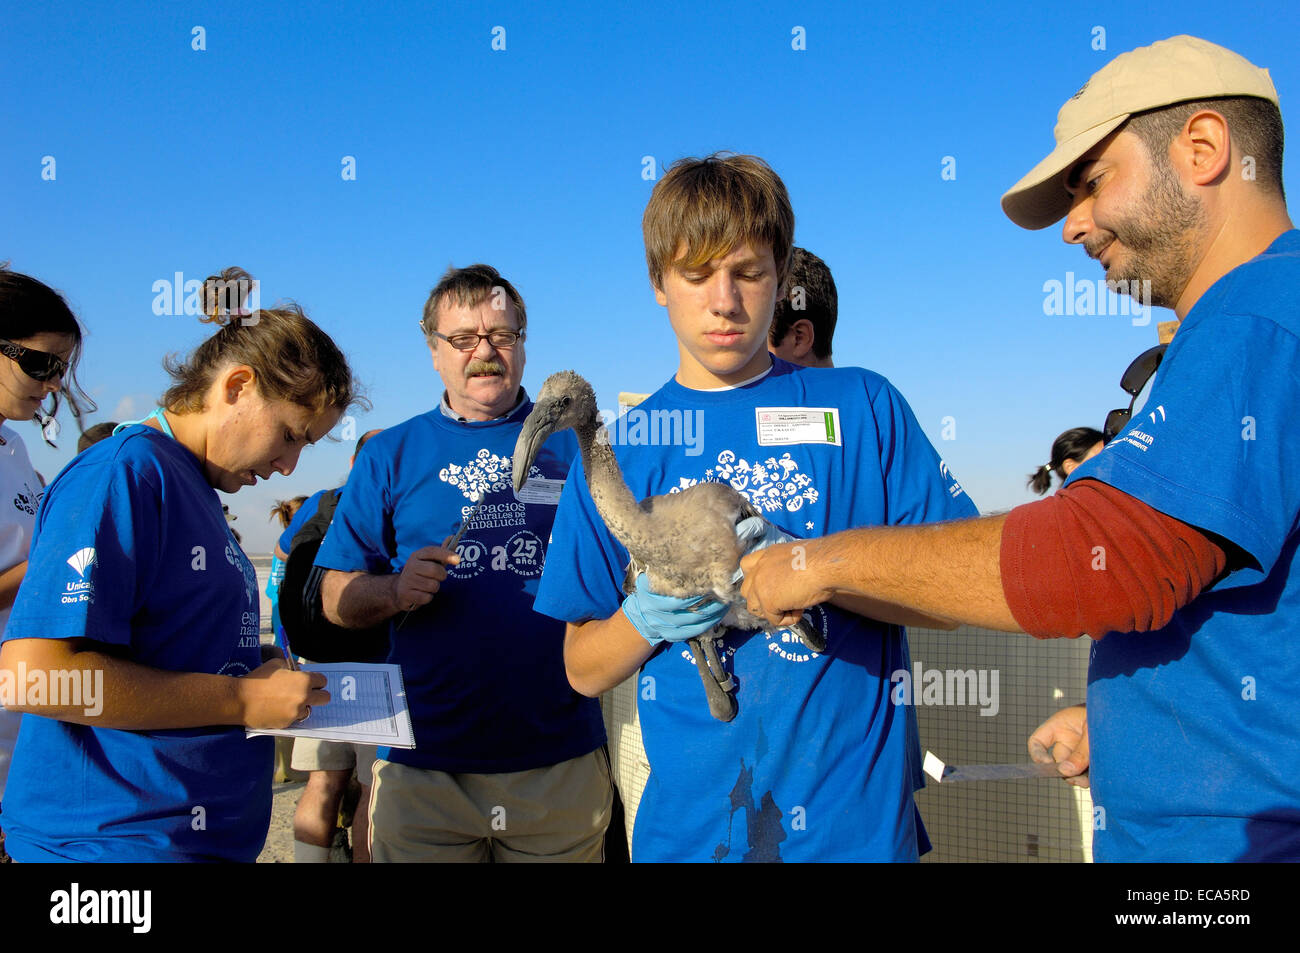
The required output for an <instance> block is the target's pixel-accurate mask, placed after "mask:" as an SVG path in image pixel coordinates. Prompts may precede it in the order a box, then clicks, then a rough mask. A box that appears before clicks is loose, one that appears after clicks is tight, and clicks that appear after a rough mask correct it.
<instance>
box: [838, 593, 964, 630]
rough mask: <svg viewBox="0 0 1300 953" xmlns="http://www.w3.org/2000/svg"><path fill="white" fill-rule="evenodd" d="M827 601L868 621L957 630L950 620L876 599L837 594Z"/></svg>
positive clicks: (954, 623)
mask: <svg viewBox="0 0 1300 953" xmlns="http://www.w3.org/2000/svg"><path fill="white" fill-rule="evenodd" d="M827 601H828V602H830V604H831V605H833V606H838V607H839V608H841V609H844V610H846V611H848V612H852V613H855V614H856V615H860V616H863V617H865V618H868V619H875V620H876V621H877V622H887V623H890V624H893V625H914V626H919V627H920V628H923V629H955V628H957V623H956V622H953V621H952V620H951V619H941V618H939V617H938V616H932V615H926V614H925V613H924V612H913V611H912V610H910V609H905V608H902V607H901V606H893V605H890V604H889V603H887V602H881V601H879V600H877V599H868V598H867V597H866V596H855V595H850V594H848V593H846V592H837V593H835V595H833V596H831V598H830V599H828V600H827Z"/></svg>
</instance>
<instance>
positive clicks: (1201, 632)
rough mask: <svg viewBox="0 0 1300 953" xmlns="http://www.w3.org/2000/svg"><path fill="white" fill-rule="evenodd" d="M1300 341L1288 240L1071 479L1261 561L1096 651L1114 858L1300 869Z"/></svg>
mask: <svg viewBox="0 0 1300 953" xmlns="http://www.w3.org/2000/svg"><path fill="white" fill-rule="evenodd" d="M1298 336H1300V232H1297V231H1289V232H1287V233H1285V234H1284V235H1282V236H1281V237H1280V238H1278V240H1277V241H1276V242H1274V243H1273V244H1272V245H1271V246H1270V247H1269V249H1268V250H1267V251H1266V252H1265V253H1264V254H1263V255H1261V256H1260V257H1258V258H1256V259H1254V260H1253V261H1250V262H1248V263H1246V264H1244V265H1242V266H1240V267H1239V268H1236V269H1234V270H1233V271H1231V272H1229V273H1228V274H1227V275H1225V276H1224V277H1223V278H1221V279H1219V281H1217V282H1216V283H1215V284H1214V285H1213V286H1211V288H1210V289H1209V290H1208V291H1207V292H1206V293H1205V294H1204V295H1203V296H1202V297H1201V299H1200V300H1199V301H1198V302H1197V303H1196V306H1195V307H1194V308H1193V309H1192V311H1191V313H1190V314H1188V315H1187V317H1186V319H1185V320H1184V321H1183V322H1182V325H1181V326H1180V327H1179V329H1178V333H1177V335H1175V337H1174V339H1173V341H1172V342H1171V343H1170V345H1169V349H1168V351H1166V352H1165V356H1164V360H1163V362H1162V363H1161V365H1160V372H1159V374H1158V375H1157V376H1156V381H1155V384H1154V385H1153V387H1152V390H1151V395H1150V397H1149V399H1148V400H1147V403H1146V405H1145V407H1143V408H1142V410H1141V411H1140V412H1139V413H1138V414H1136V415H1135V416H1134V418H1133V420H1132V421H1131V422H1130V424H1129V429H1128V430H1127V431H1126V432H1125V433H1123V434H1121V435H1120V436H1119V437H1117V438H1116V439H1115V440H1113V441H1111V443H1110V444H1109V445H1108V446H1107V447H1106V449H1105V450H1104V451H1103V452H1102V453H1100V454H1099V455H1098V456H1096V457H1094V458H1093V459H1092V460H1090V461H1088V462H1087V463H1085V464H1083V465H1082V466H1080V467H1079V468H1078V469H1077V470H1075V472H1074V473H1073V474H1072V475H1071V478H1072V480H1080V479H1094V480H1101V481H1102V482H1104V483H1108V484H1110V485H1111V486H1114V487H1115V488H1116V489H1119V490H1122V491H1124V492H1125V493H1128V494H1130V495H1131V496H1134V497H1136V498H1137V499H1139V500H1142V501H1143V502H1145V503H1147V504H1148V505H1150V506H1152V507H1153V508H1155V509H1157V510H1159V511H1160V512H1162V513H1166V514H1168V515H1169V516H1172V517H1174V518H1175V519H1178V520H1181V521H1182V522H1184V523H1188V524H1189V525H1191V526H1195V527H1198V528H1199V529H1201V530H1203V531H1205V532H1207V533H1212V534H1215V535H1217V536H1220V537H1222V538H1223V539H1224V540H1226V541H1227V542H1228V543H1231V544H1234V545H1235V546H1236V547H1239V548H1240V550H1241V551H1242V552H1243V553H1244V559H1245V563H1246V565H1245V566H1244V568H1240V569H1237V570H1236V571H1235V572H1232V573H1231V574H1229V575H1228V576H1227V577H1226V578H1224V579H1222V580H1221V581H1219V582H1218V584H1217V585H1216V586H1214V587H1213V588H1212V589H1210V590H1209V591H1208V592H1205V593H1203V594H1202V595H1201V596H1200V597H1199V598H1197V599H1196V600H1195V601H1194V602H1192V603H1191V604H1190V605H1188V606H1186V607H1185V608H1183V609H1182V610H1181V611H1179V612H1177V613H1175V615H1174V617H1173V620H1172V621H1171V622H1170V624H1169V625H1168V626H1166V627H1165V628H1164V629H1161V630H1160V631H1158V632H1146V633H1117V632H1111V633H1109V634H1108V635H1106V636H1105V638H1103V639H1101V640H1100V641H1098V642H1096V643H1095V644H1094V646H1093V650H1092V660H1091V664H1090V665H1089V668H1088V733H1089V739H1090V747H1091V757H1092V766H1091V771H1090V774H1091V776H1092V791H1093V803H1094V805H1095V807H1096V808H1097V817H1096V821H1095V824H1094V826H1095V827H1096V828H1097V830H1096V834H1095V845H1096V846H1095V851H1096V856H1097V859H1098V860H1108V861H1131V860H1220V861H1226V860H1281V859H1287V860H1300V729H1298V728H1297V725H1296V702H1295V698H1296V686H1297V685H1300V642H1298V641H1297V639H1296V628H1295V627H1296V625H1297V622H1298V621H1300V575H1297V574H1295V573H1293V572H1292V560H1293V559H1294V558H1295V552H1296V546H1297V541H1298V537H1297V517H1298V515H1300V429H1297V427H1296V426H1295V421H1294V420H1293V419H1292V415H1293V413H1294V411H1295V410H1296V408H1298V407H1300V342H1298V340H1297V338H1298ZM1230 565H1232V564H1231V563H1230Z"/></svg>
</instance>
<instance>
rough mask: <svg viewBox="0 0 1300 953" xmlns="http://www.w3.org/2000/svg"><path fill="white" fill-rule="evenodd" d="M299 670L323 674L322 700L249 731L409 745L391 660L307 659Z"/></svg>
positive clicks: (397, 672)
mask: <svg viewBox="0 0 1300 953" xmlns="http://www.w3.org/2000/svg"><path fill="white" fill-rule="evenodd" d="M302 670H303V671H304V672H320V673H321V674H323V675H324V676H325V690H326V691H327V692H329V694H330V701H329V704H328V705H317V706H313V707H312V710H311V714H310V715H308V716H307V718H306V720H304V721H300V722H298V723H296V724H294V725H290V726H289V727H288V728H280V729H277V730H274V731H249V732H248V736H249V737H252V736H253V735H279V736H282V737H287V738H319V739H321V740H324V741H353V742H356V743H358V744H366V745H380V746H382V747H388V748H414V747H415V735H414V734H413V733H412V731H411V713H410V711H409V710H408V709H407V707H406V686H405V685H404V684H403V682H402V669H401V667H400V666H397V665H389V664H379V665H366V664H362V663H360V662H337V663H333V664H329V665H316V664H307V665H304V666H302Z"/></svg>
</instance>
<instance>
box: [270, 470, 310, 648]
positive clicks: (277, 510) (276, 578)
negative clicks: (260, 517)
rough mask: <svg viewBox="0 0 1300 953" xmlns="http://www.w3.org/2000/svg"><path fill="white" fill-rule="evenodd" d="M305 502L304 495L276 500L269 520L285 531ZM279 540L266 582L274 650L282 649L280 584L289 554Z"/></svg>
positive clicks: (283, 644)
mask: <svg viewBox="0 0 1300 953" xmlns="http://www.w3.org/2000/svg"><path fill="white" fill-rule="evenodd" d="M306 500H307V497H306V495H300V496H295V497H294V498H293V499H291V500H276V502H275V506H273V507H271V516H270V519H273V520H274V519H278V520H279V521H280V529H281V530H282V531H283V530H287V529H288V528H289V524H290V523H291V522H293V517H294V514H295V513H297V512H298V510H299V508H300V507H301V506H302V504H303V503H305V502H306ZM280 539H283V537H280ZM280 539H277V540H276V543H275V551H274V552H273V553H272V554H271V572H270V575H269V576H268V577H267V580H266V597H267V598H268V599H270V600H271V636H272V638H273V639H274V640H275V645H276V648H279V649H284V647H285V643H284V639H283V638H282V637H281V635H280V583H281V582H283V581H284V561H285V560H286V559H288V558H289V554H288V553H287V552H286V551H285V550H284V547H283V546H281V543H280Z"/></svg>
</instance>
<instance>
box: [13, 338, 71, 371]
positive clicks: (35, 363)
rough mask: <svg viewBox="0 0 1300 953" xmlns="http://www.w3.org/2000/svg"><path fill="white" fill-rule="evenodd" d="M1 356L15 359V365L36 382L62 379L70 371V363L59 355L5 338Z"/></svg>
mask: <svg viewBox="0 0 1300 953" xmlns="http://www.w3.org/2000/svg"><path fill="white" fill-rule="evenodd" d="M0 354H3V355H4V356H5V357H9V358H13V360H14V363H16V364H17V365H18V366H19V367H21V368H22V369H23V373H24V374H26V375H27V376H28V377H30V378H31V379H32V380H34V381H48V380H51V379H52V378H55V377H62V376H63V374H64V372H65V371H66V370H67V369H68V362H67V361H65V360H64V359H63V358H61V357H59V356H58V355H57V354H48V353H46V352H45V351H38V350H36V349H34V348H30V347H23V346H22V345H21V344H15V343H14V342H13V341H6V340H4V339H3V338H0Z"/></svg>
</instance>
